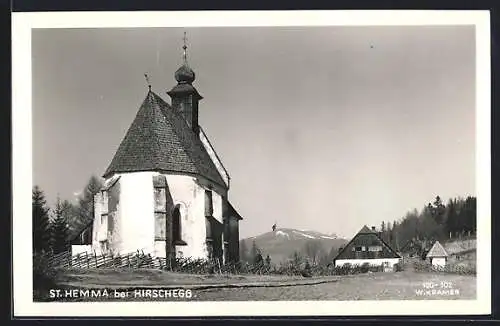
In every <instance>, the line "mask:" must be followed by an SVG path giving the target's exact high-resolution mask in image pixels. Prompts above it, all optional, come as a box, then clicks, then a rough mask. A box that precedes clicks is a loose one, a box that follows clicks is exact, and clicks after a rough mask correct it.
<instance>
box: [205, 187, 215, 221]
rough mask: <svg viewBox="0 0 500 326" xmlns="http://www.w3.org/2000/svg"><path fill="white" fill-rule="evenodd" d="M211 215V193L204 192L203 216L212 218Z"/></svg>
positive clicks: (212, 211) (212, 209) (208, 191)
mask: <svg viewBox="0 0 500 326" xmlns="http://www.w3.org/2000/svg"><path fill="white" fill-rule="evenodd" d="M213 213H214V207H213V201H212V191H210V190H205V216H212V214H213Z"/></svg>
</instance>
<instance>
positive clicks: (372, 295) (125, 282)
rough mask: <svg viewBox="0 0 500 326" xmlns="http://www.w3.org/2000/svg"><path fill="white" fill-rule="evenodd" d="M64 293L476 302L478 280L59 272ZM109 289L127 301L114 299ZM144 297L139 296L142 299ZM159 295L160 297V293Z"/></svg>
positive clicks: (408, 274)
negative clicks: (97, 291)
mask: <svg viewBox="0 0 500 326" xmlns="http://www.w3.org/2000/svg"><path fill="white" fill-rule="evenodd" d="M56 283H57V284H58V288H61V289H107V290H108V291H110V293H109V295H107V296H98V297H94V298H89V297H88V296H87V297H86V296H81V295H80V296H73V297H69V298H68V297H67V296H63V297H62V298H58V299H54V300H61V301H110V300H111V301H158V300H160V301H179V300H181V301H188V300H198V301H249V300H254V301H255V300H257V301H271V300H287V301H296V300H297V301H298V300H428V299H431V300H432V299H434V300H435V299H438V300H443V299H448V300H457V299H458V300H459V299H475V297H476V276H473V275H455V274H441V273H423V272H421V273H418V272H414V271H404V272H398V273H367V274H357V275H347V276H340V275H339V276H329V277H313V278H303V277H300V276H297V277H290V276H273V275H217V274H216V275H194V274H180V273H171V272H164V271H159V270H134V271H130V270H73V271H65V273H62V274H59V276H58V278H57V280H56ZM172 288H183V289H190V290H191V294H192V296H191V297H190V298H186V297H185V296H184V297H176V298H174V297H172V296H171V295H170V296H167V297H166V298H165V297H154V294H150V295H148V293H147V292H144V291H143V292H138V291H140V290H144V289H164V290H167V289H170V290H171V289H172ZM111 291H118V292H120V293H121V294H122V295H123V296H124V297H120V298H116V297H115V296H114V295H111ZM138 294H140V295H138ZM160 296H162V295H161V294H160Z"/></svg>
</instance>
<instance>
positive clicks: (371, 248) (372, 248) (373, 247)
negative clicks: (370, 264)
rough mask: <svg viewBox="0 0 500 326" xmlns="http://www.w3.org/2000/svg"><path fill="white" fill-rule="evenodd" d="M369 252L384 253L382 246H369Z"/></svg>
mask: <svg viewBox="0 0 500 326" xmlns="http://www.w3.org/2000/svg"><path fill="white" fill-rule="evenodd" d="M368 251H382V246H369V247H368Z"/></svg>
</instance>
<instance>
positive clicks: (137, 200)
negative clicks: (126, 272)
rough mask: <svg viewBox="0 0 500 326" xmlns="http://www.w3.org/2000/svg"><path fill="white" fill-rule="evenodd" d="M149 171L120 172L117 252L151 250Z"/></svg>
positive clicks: (150, 176)
mask: <svg viewBox="0 0 500 326" xmlns="http://www.w3.org/2000/svg"><path fill="white" fill-rule="evenodd" d="M153 174H154V173H153V172H134V173H124V174H121V178H120V217H121V225H120V233H121V238H122V239H121V242H120V247H119V251H120V253H130V252H135V251H137V250H143V251H144V253H152V252H154V247H155V245H154V242H155V241H154V239H155V221H154V196H153V182H152V176H153Z"/></svg>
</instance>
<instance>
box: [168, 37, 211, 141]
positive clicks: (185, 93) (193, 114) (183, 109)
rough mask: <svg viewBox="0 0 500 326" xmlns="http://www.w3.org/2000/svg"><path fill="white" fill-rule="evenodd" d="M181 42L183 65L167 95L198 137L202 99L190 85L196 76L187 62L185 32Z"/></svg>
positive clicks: (176, 73) (178, 70)
mask: <svg viewBox="0 0 500 326" xmlns="http://www.w3.org/2000/svg"><path fill="white" fill-rule="evenodd" d="M183 41H184V45H183V46H182V49H183V54H182V59H183V64H182V66H180V67H179V69H177V71H176V72H175V75H174V76H175V80H176V81H177V85H176V86H174V87H173V88H172V89H171V90H170V91H168V92H167V94H168V95H169V96H170V97H171V98H172V107H173V108H174V109H175V110H177V111H178V112H179V113H181V114H182V115H183V116H184V118H185V119H186V121H187V123H188V125H189V126H190V127H191V129H192V130H193V131H194V132H195V134H196V135H198V133H199V130H200V129H199V125H198V103H199V101H200V100H201V99H202V98H203V97H202V96H201V95H200V94H199V93H198V91H197V90H196V88H194V86H193V85H192V84H193V82H194V80H195V77H196V75H195V73H194V71H193V70H192V69H191V67H190V66H189V64H188V60H187V44H186V42H187V38H186V32H184V38H183Z"/></svg>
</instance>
